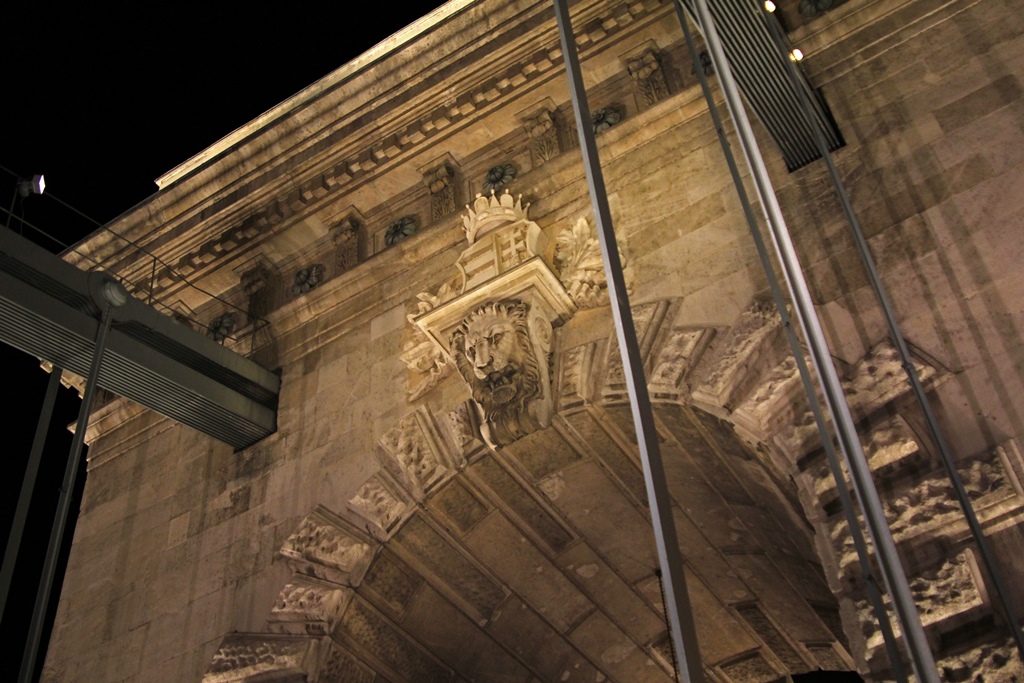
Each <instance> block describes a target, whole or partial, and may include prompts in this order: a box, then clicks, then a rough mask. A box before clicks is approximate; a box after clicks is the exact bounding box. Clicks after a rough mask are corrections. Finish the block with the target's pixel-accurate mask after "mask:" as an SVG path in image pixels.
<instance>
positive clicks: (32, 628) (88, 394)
mask: <svg viewBox="0 0 1024 683" xmlns="http://www.w3.org/2000/svg"><path fill="white" fill-rule="evenodd" d="M112 311H113V306H111V305H110V304H109V303H106V304H104V307H103V317H102V319H101V320H100V324H99V329H98V330H97V332H96V343H95V345H94V346H93V355H92V365H91V366H90V367H89V376H88V377H87V378H86V380H85V394H84V395H83V396H82V405H81V406H80V407H79V409H78V422H76V423H75V436H74V438H73V439H72V440H71V450H70V452H69V453H68V463H67V467H66V468H65V470H64V483H63V484H62V485H61V489H60V498H59V500H58V501H57V513H56V515H55V516H54V518H53V529H52V530H51V531H50V543H49V545H48V546H47V547H46V559H45V561H44V562H43V573H42V575H41V576H40V578H39V591H38V592H37V593H36V604H35V608H34V609H33V610H32V621H31V622H30V623H29V630H28V639H27V640H26V641H25V652H24V655H23V656H22V659H21V672H20V674H19V676H18V681H19V683H30V681H31V680H32V674H33V671H34V669H35V664H36V657H37V656H38V653H39V640H40V638H41V637H42V633H43V622H44V621H45V619H46V610H47V606H48V605H49V602H50V591H51V589H52V588H53V576H54V574H55V573H56V571H57V555H58V554H59V553H60V546H61V543H62V542H63V540H64V527H65V526H66V525H67V521H68V511H69V510H70V509H71V495H72V493H73V492H74V489H75V477H76V475H77V474H78V460H79V458H80V457H81V455H82V446H83V445H84V444H85V430H86V428H87V427H88V426H89V413H90V412H91V408H92V402H93V398H94V397H95V396H96V388H97V387H96V379H97V378H98V377H99V374H100V364H101V363H102V361H103V352H104V351H105V350H106V346H107V333H108V332H109V331H110V322H111V319H112V318H113V312H112Z"/></svg>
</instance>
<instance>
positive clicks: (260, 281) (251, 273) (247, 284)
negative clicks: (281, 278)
mask: <svg viewBox="0 0 1024 683" xmlns="http://www.w3.org/2000/svg"><path fill="white" fill-rule="evenodd" d="M240 279H241V283H242V289H243V290H244V291H245V296H246V300H247V305H246V311H247V313H248V314H249V322H250V323H255V322H256V321H257V320H260V319H263V318H266V316H267V315H268V314H269V313H270V312H271V311H272V310H273V307H274V304H275V301H274V299H275V297H274V289H275V285H276V284H277V273H275V272H274V270H273V269H272V268H271V267H270V266H268V265H267V264H265V263H262V262H256V263H255V264H250V267H249V268H248V269H247V270H244V271H242V274H241V277H240Z"/></svg>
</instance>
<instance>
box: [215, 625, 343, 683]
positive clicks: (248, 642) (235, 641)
mask: <svg viewBox="0 0 1024 683" xmlns="http://www.w3.org/2000/svg"><path fill="white" fill-rule="evenodd" d="M322 649H323V642H322V641H320V640H319V639H316V638H312V637H309V636H292V635H275V634H272V633H229V634H228V635H227V636H225V637H224V640H223V642H221V644H220V647H219V648H217V652H215V653H214V655H213V660H212V661H211V662H210V666H209V667H208V668H207V669H206V673H205V674H204V675H203V683H242V682H243V681H252V680H273V679H274V678H275V676H274V674H277V675H278V676H281V677H284V676H286V675H288V674H292V675H295V676H300V675H303V676H306V677H308V679H309V680H316V676H317V675H318V673H319V663H320V662H319V660H320V656H321V653H322Z"/></svg>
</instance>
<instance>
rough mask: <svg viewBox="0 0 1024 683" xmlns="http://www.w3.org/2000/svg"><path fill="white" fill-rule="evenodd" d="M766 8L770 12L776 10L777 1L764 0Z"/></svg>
mask: <svg viewBox="0 0 1024 683" xmlns="http://www.w3.org/2000/svg"><path fill="white" fill-rule="evenodd" d="M764 8H765V9H766V10H768V11H769V12H774V11H775V3H774V2H772V0H764Z"/></svg>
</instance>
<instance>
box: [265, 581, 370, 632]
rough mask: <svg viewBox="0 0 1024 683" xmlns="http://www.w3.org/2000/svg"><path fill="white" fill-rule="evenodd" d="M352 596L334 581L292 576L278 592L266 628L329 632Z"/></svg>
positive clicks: (272, 629) (285, 630) (277, 630)
mask: <svg viewBox="0 0 1024 683" xmlns="http://www.w3.org/2000/svg"><path fill="white" fill-rule="evenodd" d="M351 599H352V592H351V591H349V590H347V589H344V588H339V587H338V586H337V585H336V584H333V583H328V582H325V581H319V580H317V579H314V578H311V577H308V576H303V575H296V576H295V577H294V578H293V579H292V581H291V582H290V583H288V585H286V586H285V587H284V589H283V590H282V591H281V592H280V593H278V595H277V600H275V601H274V606H273V607H272V608H271V610H270V617H268V619H267V622H268V623H267V628H268V629H269V630H271V631H273V632H275V633H295V634H309V635H329V634H330V633H331V631H333V630H334V626H335V625H336V624H337V622H338V619H339V618H340V617H341V614H342V612H344V611H345V608H346V607H347V606H348V603H349V601H350V600H351Z"/></svg>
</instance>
